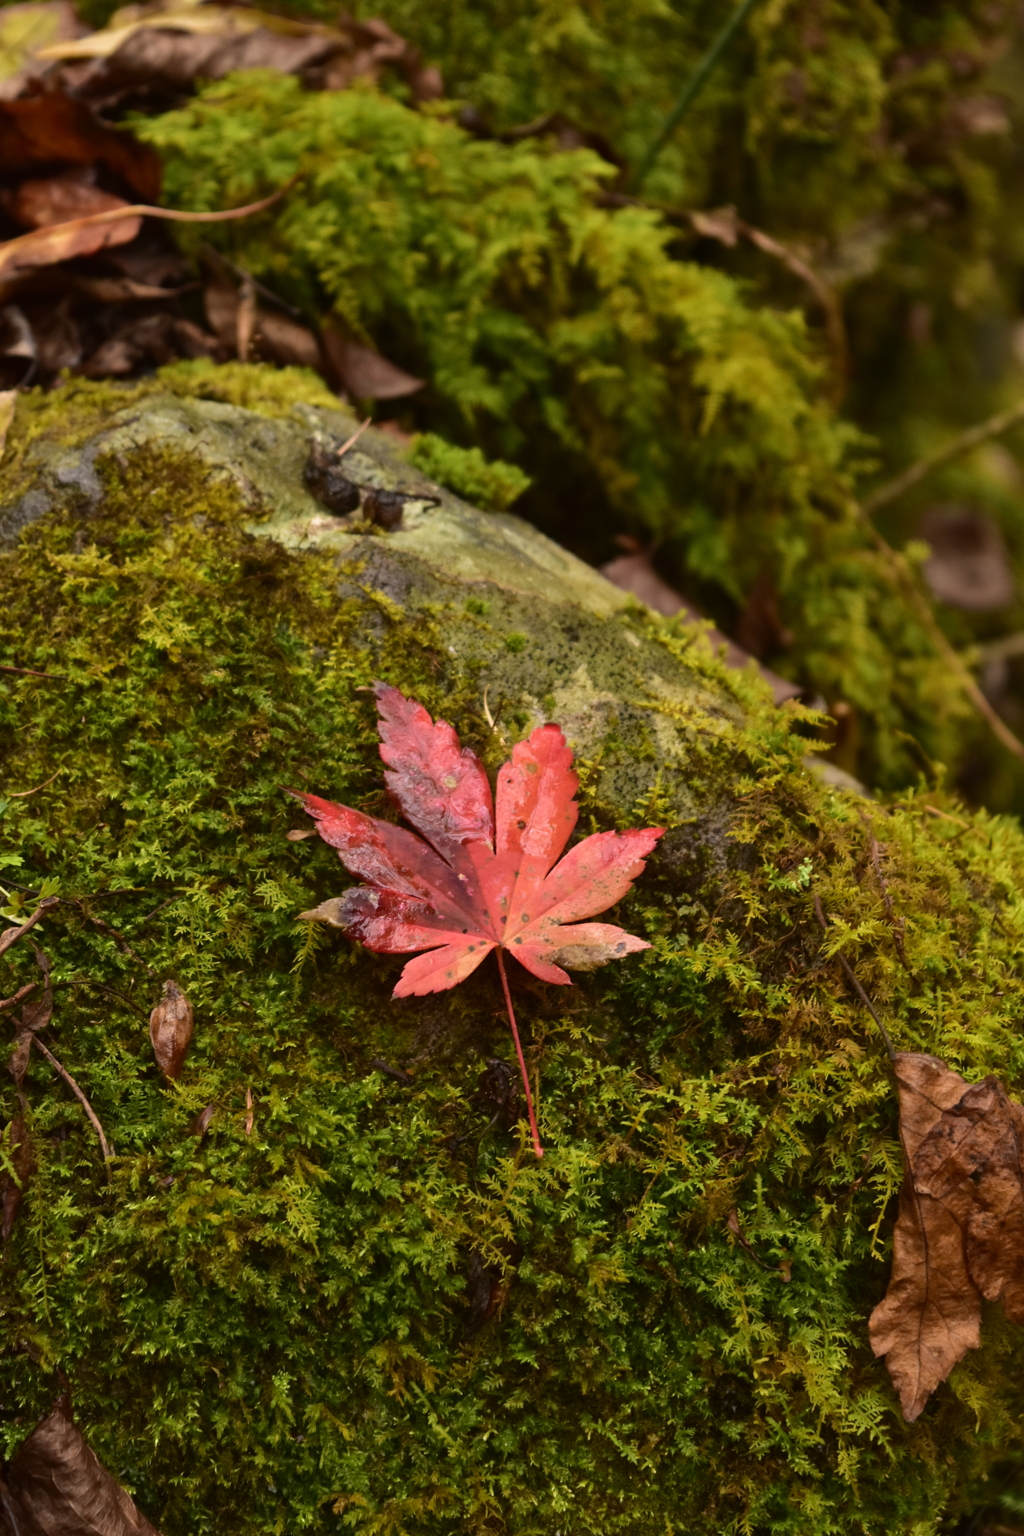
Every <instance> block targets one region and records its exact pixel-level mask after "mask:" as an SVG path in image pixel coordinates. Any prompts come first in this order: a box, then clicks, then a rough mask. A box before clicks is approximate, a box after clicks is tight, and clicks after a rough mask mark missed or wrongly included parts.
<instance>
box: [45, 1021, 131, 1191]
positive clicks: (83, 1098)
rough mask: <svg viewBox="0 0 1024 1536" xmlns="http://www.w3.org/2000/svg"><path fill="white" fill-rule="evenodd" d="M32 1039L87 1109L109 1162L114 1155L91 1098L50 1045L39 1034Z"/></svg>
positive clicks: (105, 1158)
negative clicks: (62, 1063)
mask: <svg viewBox="0 0 1024 1536" xmlns="http://www.w3.org/2000/svg"><path fill="white" fill-rule="evenodd" d="M31 1040H32V1044H33V1045H34V1046H37V1047H38V1049H39V1050H41V1051H42V1053H43V1055H44V1056H45V1057H46V1059H47V1061H48V1062H49V1063H50V1065H51V1066H53V1067H54V1068H56V1070H57V1071H58V1072H59V1073H60V1075H61V1077H62V1078H63V1079H64V1081H65V1082H66V1083H67V1085H68V1087H69V1088H70V1089H71V1092H72V1093H73V1094H74V1096H75V1098H76V1099H77V1100H78V1102H79V1104H81V1106H82V1108H83V1109H84V1110H85V1113H86V1114H87V1115H88V1117H89V1123H90V1124H91V1126H92V1128H93V1130H94V1131H95V1132H96V1135H97V1136H98V1137H99V1143H100V1151H101V1152H102V1153H103V1161H104V1162H105V1163H109V1162H110V1159H111V1156H112V1154H111V1151H110V1144H109V1142H108V1141H107V1138H106V1136H105V1135H104V1134H103V1126H102V1125H101V1124H100V1118H99V1116H98V1115H97V1113H96V1111H95V1110H94V1109H93V1107H92V1105H91V1104H90V1103H89V1100H88V1099H87V1098H86V1096H85V1094H84V1093H83V1092H82V1090H81V1088H79V1086H78V1084H77V1083H76V1082H75V1080H74V1078H73V1077H72V1076H71V1073H70V1072H69V1071H68V1069H67V1067H63V1066H61V1064H60V1062H59V1061H58V1060H57V1058H56V1056H55V1055H54V1054H53V1052H52V1051H51V1050H50V1049H49V1047H48V1046H46V1045H44V1044H43V1042H42V1041H41V1040H40V1038H39V1036H38V1035H32V1036H31ZM108 1175H109V1169H108Z"/></svg>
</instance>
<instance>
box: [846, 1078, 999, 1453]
mask: <svg viewBox="0 0 1024 1536" xmlns="http://www.w3.org/2000/svg"><path fill="white" fill-rule="evenodd" d="M893 1068H894V1070H895V1072H896V1079H897V1083H898V1086H899V1096H900V1137H901V1141H902V1144H903V1154H904V1161H905V1172H904V1179H903V1185H902V1188H901V1190H900V1206H899V1215H898V1217H897V1222H896V1229H895V1232H894V1234H893V1264H892V1275H891V1278H890V1281H889V1287H888V1290H887V1291H886V1294H885V1296H884V1297H883V1299H882V1301H881V1302H879V1304H878V1306H877V1307H876V1308H875V1309H874V1311H873V1312H872V1314H871V1319H870V1323H869V1333H870V1338H871V1346H872V1349H873V1350H874V1352H875V1354H876V1355H879V1356H881V1355H884V1356H885V1357H886V1365H887V1367H888V1370H889V1374H890V1376H891V1377H892V1380H893V1384H894V1386H895V1387H896V1390H897V1392H898V1394H899V1398H900V1403H901V1406H902V1408H903V1414H904V1417H905V1419H906V1420H907V1422H908V1423H912V1422H913V1421H914V1420H915V1419H916V1418H918V1417H919V1415H920V1414H921V1412H922V1410H923V1409H924V1406H925V1404H926V1402H927V1400H928V1398H929V1397H930V1395H931V1394H932V1392H934V1390H935V1388H936V1387H937V1386H938V1385H939V1383H940V1382H942V1381H945V1379H946V1377H947V1376H948V1375H949V1373H950V1371H951V1370H952V1369H953V1366H954V1365H956V1364H957V1362H958V1361H959V1360H961V1359H962V1358H963V1356H964V1355H965V1354H966V1353H967V1350H968V1349H976V1348H977V1347H978V1345H979V1343H980V1339H981V1332H980V1328H981V1303H982V1298H984V1299H985V1300H987V1301H1000V1302H1001V1303H1002V1306H1003V1310H1004V1312H1005V1313H1006V1315H1007V1317H1008V1318H1010V1319H1011V1321H1015V1322H1024V1166H1022V1160H1021V1150H1020V1149H1021V1141H1022V1138H1024V1109H1022V1108H1021V1106H1020V1105H1019V1104H1015V1103H1014V1102H1013V1101H1012V1100H1011V1099H1010V1098H1009V1097H1008V1096H1007V1094H1006V1091H1005V1089H1004V1088H1003V1086H1002V1084H1001V1083H1000V1082H999V1081H998V1079H996V1078H995V1077H987V1078H985V1079H984V1080H983V1081H982V1082H980V1083H971V1084H969V1083H967V1082H966V1081H965V1080H964V1079H963V1078H962V1077H960V1076H959V1074H958V1073H956V1072H954V1071H952V1069H951V1068H950V1067H948V1066H947V1065H946V1064H945V1062H943V1061H940V1060H939V1059H938V1057H935V1056H929V1055H925V1054H921V1053H917V1052H898V1053H897V1054H896V1055H895V1056H894V1058H893Z"/></svg>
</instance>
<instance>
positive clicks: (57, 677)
mask: <svg viewBox="0 0 1024 1536" xmlns="http://www.w3.org/2000/svg"><path fill="white" fill-rule="evenodd" d="M0 672H17V673H18V674H19V676H21V677H52V678H53V679H54V681H55V682H64V681H66V679H67V673H66V672H39V671H37V670H36V668H35V667H5V666H0Z"/></svg>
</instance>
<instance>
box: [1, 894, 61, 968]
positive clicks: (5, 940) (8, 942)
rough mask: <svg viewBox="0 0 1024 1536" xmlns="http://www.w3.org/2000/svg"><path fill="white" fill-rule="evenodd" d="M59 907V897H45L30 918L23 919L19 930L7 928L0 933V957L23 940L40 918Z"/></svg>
mask: <svg viewBox="0 0 1024 1536" xmlns="http://www.w3.org/2000/svg"><path fill="white" fill-rule="evenodd" d="M59 905H60V897H59V896H47V897H45V898H44V900H43V901H41V902H40V903H39V905H38V907H36V909H35V911H34V912H33V913H32V916H31V917H28V918H26V919H25V921H24V922H23V923H22V925H21V927H20V928H8V929H7V932H6V933H0V955H3V954H6V953H7V951H8V950H9V949H10V948H11V946H12V945H13V944H17V942H18V940H19V939H23V938H24V937H25V935H26V933H28V932H29V930H30V929H32V928H34V927H35V925H36V923H38V922H39V920H40V918H43V917H45V916H46V914H47V912H49V911H50V910H51V909H52V908H53V907H57V906H59Z"/></svg>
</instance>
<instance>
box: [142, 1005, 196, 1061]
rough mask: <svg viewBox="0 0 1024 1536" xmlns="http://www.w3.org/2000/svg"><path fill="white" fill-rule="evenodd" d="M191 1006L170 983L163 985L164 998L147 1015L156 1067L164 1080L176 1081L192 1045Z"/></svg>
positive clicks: (192, 1015)
mask: <svg viewBox="0 0 1024 1536" xmlns="http://www.w3.org/2000/svg"><path fill="white" fill-rule="evenodd" d="M193 1019H194V1014H193V1012H192V1004H191V1003H190V1002H189V1000H188V998H187V997H186V996H185V993H184V992H183V991H182V990H181V988H180V987H179V986H178V985H177V984H176V983H175V982H173V981H165V982H164V995H163V997H162V998H161V999H160V1001H159V1002H158V1003H157V1005H156V1007H155V1008H154V1009H153V1012H152V1013H151V1014H150V1016H149V1038H150V1040H151V1041H152V1042H153V1055H154V1056H155V1057H156V1064H157V1066H158V1067H159V1068H160V1070H161V1072H162V1073H163V1074H164V1076H165V1077H169V1078H179V1077H180V1076H181V1072H182V1068H183V1067H184V1065H185V1057H186V1056H187V1055H188V1048H189V1046H190V1045H191V1044H192V1032H193V1031H192V1026H193Z"/></svg>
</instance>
